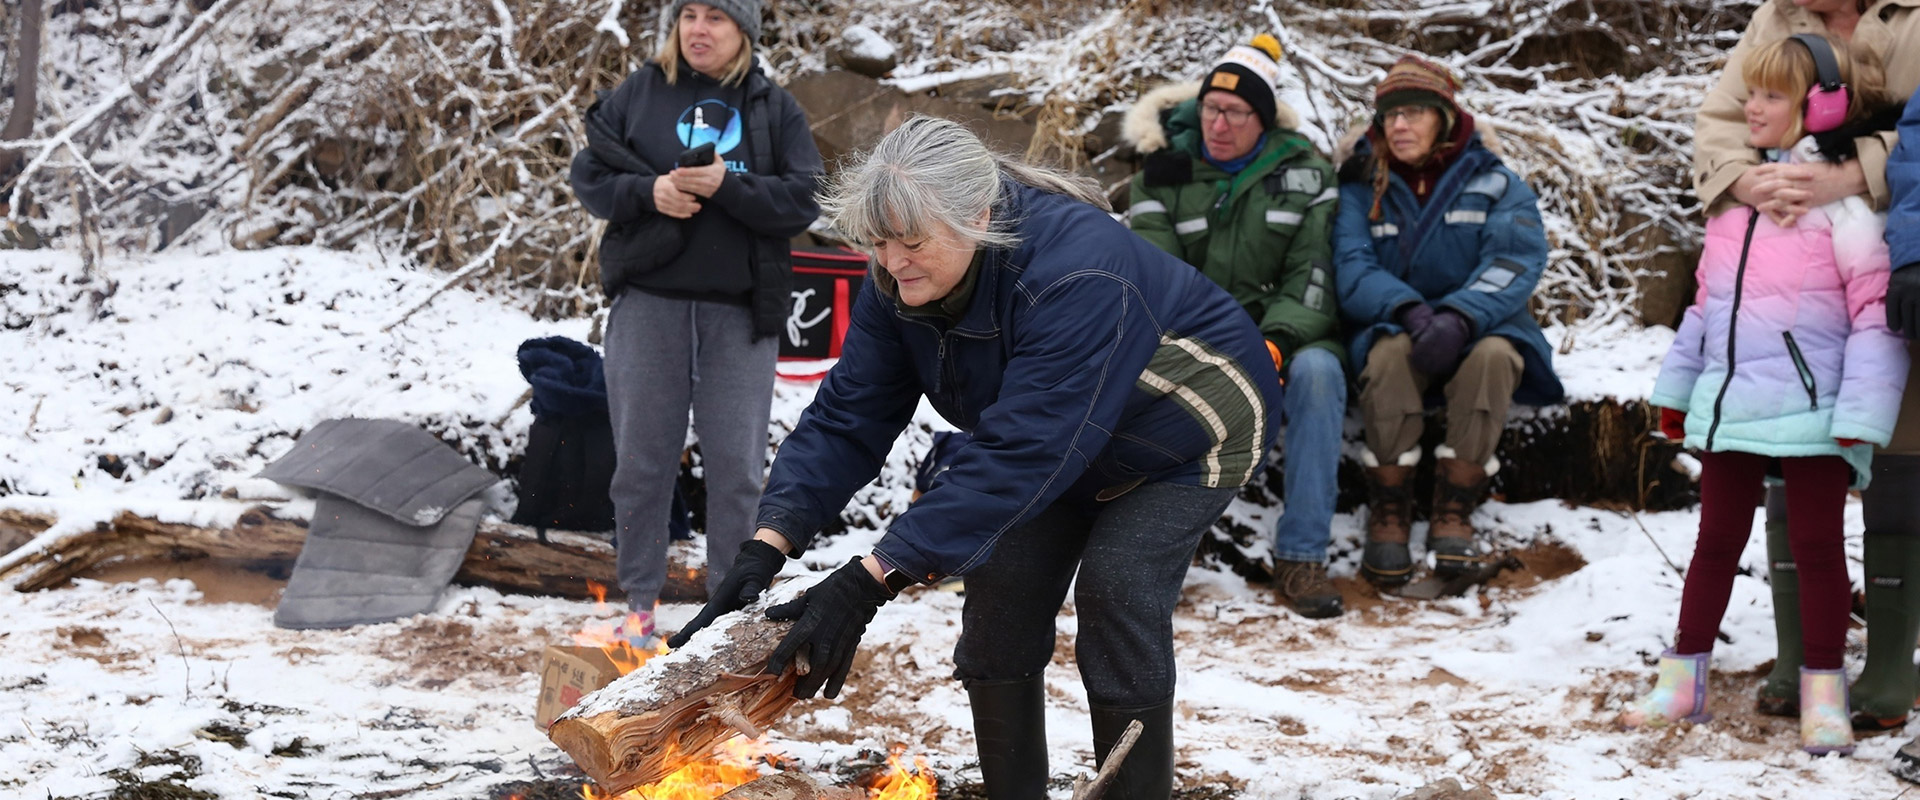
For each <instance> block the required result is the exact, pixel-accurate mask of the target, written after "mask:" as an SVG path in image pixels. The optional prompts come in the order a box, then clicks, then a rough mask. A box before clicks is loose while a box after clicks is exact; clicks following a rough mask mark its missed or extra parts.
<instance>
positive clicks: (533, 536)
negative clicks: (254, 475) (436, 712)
mask: <svg viewBox="0 0 1920 800" xmlns="http://www.w3.org/2000/svg"><path fill="white" fill-rule="evenodd" d="M55 522H56V521H55V520H53V519H49V518H45V517H34V516H29V515H19V514H13V515H9V516H5V517H0V532H12V533H15V534H21V533H25V534H31V535H33V536H34V537H37V538H33V540H32V541H29V542H27V543H26V544H24V545H22V546H21V547H20V548H19V549H18V550H17V551H15V552H12V553H11V554H9V555H6V556H4V557H0V585H11V586H13V587H14V588H15V589H18V590H20V591H38V590H40V589H48V588H52V587H55V586H60V585H63V584H65V583H66V582H67V581H69V580H72V579H73V578H74V577H76V576H79V575H83V574H85V573H86V572H87V571H88V570H90V569H92V568H94V567H96V566H99V565H101V564H104V563H107V562H110V561H190V560H194V559H200V558H213V559H219V560H223V561H231V562H235V563H236V564H238V565H240V566H244V567H248V568H252V569H269V570H279V571H280V572H281V573H283V574H284V572H285V571H287V570H290V569H292V568H293V562H294V559H295V558H296V557H298V556H299V555H300V547H301V545H302V544H304V543H305V542H306V539H307V523H306V521H305V520H296V519H281V518H279V517H275V516H274V515H273V512H272V510H271V509H269V508H267V507H265V506H255V507H253V508H251V509H248V510H247V511H246V512H245V513H243V514H241V515H240V518H239V520H237V521H236V522H235V523H234V525H233V527H231V528H202V527H196V526H193V525H180V524H175V523H170V522H160V521H158V520H154V519H151V518H148V517H142V516H139V515H137V514H133V513H130V512H122V513H121V514H120V515H118V516H116V517H114V518H113V521H112V522H108V523H102V524H100V525H97V526H95V527H93V528H92V529H88V530H78V531H73V532H71V533H68V534H65V535H61V536H56V537H54V538H52V539H48V538H47V537H44V536H39V534H41V533H44V532H45V531H47V530H48V529H50V528H52V527H53V525H54V524H55ZM15 538H19V537H18V536H15ZM453 579H454V580H455V581H457V582H459V583H463V584H467V585H471V586H487V587H491V588H495V589H499V590H501V591H505V592H515V593H519V594H539V595H552V596H557V597H571V598H576V599H581V600H585V599H590V598H591V597H592V595H591V592H590V590H589V588H588V586H587V581H594V582H597V583H601V584H608V585H616V581H615V580H614V575H613V547H612V545H609V544H607V542H606V541H604V540H601V539H599V538H596V537H592V536H586V535H582V534H576V533H568V532H564V531H550V532H547V533H546V534H545V535H542V534H540V533H539V532H538V531H535V530H534V529H532V528H528V527H525V526H521V525H513V524H510V523H505V522H497V521H484V522H481V523H480V530H479V532H478V533H476V534H475V535H474V538H473V546H472V547H471V548H469V549H468V550H467V557H466V560H465V562H463V563H462V564H461V565H460V572H459V573H458V574H456V575H454V578H453ZM660 597H661V599H662V600H669V601H680V602H687V601H704V600H706V597H707V589H706V570H705V569H704V568H697V567H688V566H687V565H685V564H681V563H672V564H668V566H667V584H666V586H665V587H663V588H662V589H661V593H660Z"/></svg>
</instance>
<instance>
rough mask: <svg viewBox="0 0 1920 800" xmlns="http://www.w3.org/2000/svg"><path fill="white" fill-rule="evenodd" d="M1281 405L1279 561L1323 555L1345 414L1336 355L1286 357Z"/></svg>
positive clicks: (1344, 388) (1276, 549) (1276, 543)
mask: <svg viewBox="0 0 1920 800" xmlns="http://www.w3.org/2000/svg"><path fill="white" fill-rule="evenodd" d="M1286 366H1287V385H1286V386H1285V387H1283V388H1282V395H1281V399H1280V410H1281V413H1282V414H1284V415H1285V421H1286V430H1285V431H1283V432H1282V434H1281V440H1280V441H1281V445H1280V446H1281V449H1282V452H1283V457H1284V458H1285V459H1286V479H1285V481H1284V485H1283V486H1282V487H1281V489H1282V491H1283V493H1284V497H1283V498H1282V502H1283V503H1284V504H1285V506H1284V510H1283V513H1282V514H1281V516H1280V522H1279V524H1277V525H1275V526H1274V529H1273V557H1274V558H1275V559H1276V560H1282V561H1312V562H1316V563H1319V562H1324V561H1326V560H1327V540H1328V539H1329V538H1330V537H1331V535H1332V529H1333V500H1334V496H1335V494H1337V493H1338V492H1339V488H1340V487H1339V482H1338V480H1337V478H1338V477H1339V472H1340V433H1341V428H1342V426H1343V424H1344V423H1345V421H1346V417H1347V375H1346V372H1345V370H1343V369H1342V368H1341V366H1340V359H1339V358H1337V357H1335V356H1334V354H1332V353H1329V352H1327V351H1325V350H1321V349H1317V348H1316V349H1312V350H1303V351H1301V352H1300V354H1299V355H1296V356H1294V357H1293V358H1292V359H1291V360H1289V361H1288V362H1287V365H1286Z"/></svg>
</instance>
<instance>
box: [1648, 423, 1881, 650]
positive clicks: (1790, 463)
mask: <svg viewBox="0 0 1920 800" xmlns="http://www.w3.org/2000/svg"><path fill="white" fill-rule="evenodd" d="M1773 460H1774V459H1773V458H1771V457H1769V456H1760V455H1754V454H1752V453H1700V540H1699V542H1698V543H1696V544H1695V545H1694V548H1693V563H1692V565H1691V566H1689V567H1688V568H1687V586H1686V589H1685V590H1683V591H1682V592H1681V595H1680V638H1679V641H1677V642H1675V643H1674V645H1673V650H1674V652H1675V653H1678V654H1681V655H1696V654H1699V653H1706V652H1711V651H1712V650H1713V639H1714V636H1715V634H1716V633H1718V632H1719V630H1720V618H1721V617H1722V616H1724V615H1725V614H1726V613H1727V598H1728V595H1730V594H1732V593H1733V574H1734V571H1735V570H1737V569H1738V568H1739V561H1740V551H1742V550H1744V549H1746V546H1747V537H1748V536H1749V535H1750V534H1752V532H1753V509H1754V507H1755V506H1758V505H1759V504H1760V500H1761V498H1762V496H1764V494H1765V493H1766V485H1765V483H1764V481H1765V479H1766V475H1767V463H1768V462H1770V461H1773ZM1778 460H1779V462H1780V473H1781V477H1783V478H1785V479H1786V489H1787V520H1788V523H1787V539H1788V543H1789V545H1790V547H1791V549H1792V551H1793V561H1794V564H1795V565H1796V566H1797V567H1798V569H1799V573H1800V609H1799V612H1800V627H1801V638H1802V641H1803V642H1804V643H1805V644H1804V646H1805V649H1806V664H1807V668H1808V669H1839V668H1840V665H1841V661H1840V657H1841V653H1842V652H1843V651H1844V650H1845V649H1846V642H1847V612H1848V610H1849V608H1850V606H1851V598H1850V597H1849V591H1850V589H1851V585H1850V584H1849V583H1848V582H1847V558H1846V551H1845V550H1844V549H1843V548H1842V547H1841V538H1840V526H1841V518H1842V515H1843V514H1844V513H1845V509H1846V503H1847V484H1848V483H1849V482H1850V481H1851V480H1852V473H1851V471H1850V470H1849V469H1848V467H1847V462H1845V461H1842V460H1841V459H1840V457H1839V456H1809V457H1804V458H1781V459H1778ZM1773 613H1775V614H1791V613H1794V612H1793V610H1792V609H1785V608H1776V609H1774V610H1773Z"/></svg>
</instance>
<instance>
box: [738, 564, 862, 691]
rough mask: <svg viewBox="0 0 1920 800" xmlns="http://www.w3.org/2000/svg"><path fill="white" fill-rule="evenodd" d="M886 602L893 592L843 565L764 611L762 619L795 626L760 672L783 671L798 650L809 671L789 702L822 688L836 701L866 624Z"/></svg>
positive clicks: (858, 569)
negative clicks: (803, 654)
mask: <svg viewBox="0 0 1920 800" xmlns="http://www.w3.org/2000/svg"><path fill="white" fill-rule="evenodd" d="M892 599H893V592H891V591H888V590H887V587H886V584H883V583H881V582H879V581H877V580H874V577H873V573H870V572H868V571H867V567H866V565H865V564H862V563H860V559H859V558H855V559H853V560H852V561H849V562H847V563H846V564H845V565H843V566H841V567H840V568H839V569H836V570H834V571H833V573H832V574H830V575H828V576H827V577H826V579H825V580H822V581H820V582H819V583H817V584H814V586H813V588H811V589H808V590H807V593H806V594H803V595H800V596H799V597H796V598H794V599H792V600H789V601H787V602H785V603H781V604H780V605H777V606H774V607H772V608H769V609H767V619H773V620H783V621H784V620H795V619H797V620H799V622H796V623H794V625H793V629H792V630H789V631H787V635H786V636H785V637H784V638H782V639H781V640H780V644H779V645H777V646H775V647H774V648H773V655H771V656H768V657H767V670H766V671H767V672H770V673H773V674H775V675H778V674H780V673H782V672H785V671H787V665H788V664H790V663H792V662H793V658H794V655H795V654H796V653H799V652H801V648H803V647H804V648H806V651H805V652H806V654H807V662H808V664H809V667H808V669H807V674H805V675H802V676H800V680H799V681H798V682H796V683H795V684H794V685H793V696H794V698H795V699H797V700H805V699H807V698H810V697H812V696H814V695H815V694H817V693H819V692H820V688H821V686H822V684H824V685H825V686H826V695H827V697H829V698H834V697H839V696H840V687H841V686H842V685H844V684H846V682H847V670H848V669H849V668H851V667H852V666H853V654H854V651H855V650H857V649H859V647H860V637H861V635H862V634H865V633H866V632H867V623H869V622H872V621H873V615H874V612H876V611H879V610H880V607H881V606H883V605H886V603H887V601H888V600H892Z"/></svg>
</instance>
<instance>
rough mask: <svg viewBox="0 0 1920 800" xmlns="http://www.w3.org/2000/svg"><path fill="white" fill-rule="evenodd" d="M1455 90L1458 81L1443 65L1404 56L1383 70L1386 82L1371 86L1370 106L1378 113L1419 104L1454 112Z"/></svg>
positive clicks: (1417, 57) (1455, 108)
mask: <svg viewBox="0 0 1920 800" xmlns="http://www.w3.org/2000/svg"><path fill="white" fill-rule="evenodd" d="M1459 90H1460V82H1459V81H1457V80H1455V79H1454V77H1453V73H1452V72H1451V71H1449V70H1448V69H1447V68H1446V67H1445V66H1443V65H1440V64H1435V63H1434V62H1432V61H1428V60H1426V59H1424V58H1421V57H1419V56H1415V55H1405V56H1401V57H1400V60H1399V61H1395V62H1393V67H1392V68H1391V69H1388V70H1387V77H1386V79H1385V80H1382V81H1380V85H1379V86H1376V87H1374V90H1373V105H1374V108H1375V109H1377V110H1379V111H1386V110H1387V109H1390V108H1397V107H1400V106H1409V105H1422V106H1432V107H1434V108H1438V109H1440V110H1442V111H1451V112H1455V113H1458V111H1459V106H1457V105H1455V104H1454V102H1453V93H1454V92H1457V91H1459Z"/></svg>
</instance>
